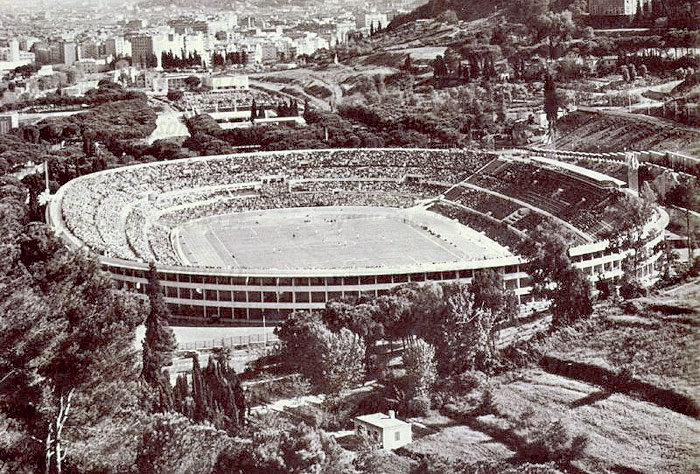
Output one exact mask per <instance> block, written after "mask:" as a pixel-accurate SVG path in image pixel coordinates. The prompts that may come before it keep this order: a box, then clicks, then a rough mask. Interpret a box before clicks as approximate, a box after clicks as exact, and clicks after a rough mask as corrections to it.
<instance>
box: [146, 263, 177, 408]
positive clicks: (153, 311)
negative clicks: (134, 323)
mask: <svg viewBox="0 0 700 474" xmlns="http://www.w3.org/2000/svg"><path fill="white" fill-rule="evenodd" d="M146 295H147V296H148V299H149V302H150V311H149V313H148V317H147V318H146V323H145V325H146V337H145V339H144V341H143V368H142V370H141V375H142V376H143V378H144V380H145V381H146V382H147V383H148V384H149V385H150V386H151V387H153V388H154V389H155V390H154V391H155V394H156V397H157V401H156V404H155V405H156V407H155V408H156V409H157V410H161V411H162V410H166V409H169V408H170V407H171V405H172V402H171V400H172V393H171V390H170V380H169V377H168V376H167V372H164V371H163V368H164V367H166V366H168V365H170V364H171V363H172V357H173V352H174V351H175V349H177V341H176V340H175V334H173V331H172V329H170V326H169V325H168V319H169V318H170V310H169V309H168V306H167V305H166V304H165V299H164V298H163V292H162V290H161V287H160V283H159V282H158V276H157V273H156V267H155V264H153V263H151V264H150V266H149V269H148V286H147V287H146Z"/></svg>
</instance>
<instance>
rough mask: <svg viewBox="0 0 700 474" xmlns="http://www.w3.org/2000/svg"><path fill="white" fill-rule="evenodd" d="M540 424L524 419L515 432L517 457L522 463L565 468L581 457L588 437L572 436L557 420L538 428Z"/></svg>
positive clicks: (527, 418)
mask: <svg viewBox="0 0 700 474" xmlns="http://www.w3.org/2000/svg"><path fill="white" fill-rule="evenodd" d="M540 425H541V423H537V424H535V423H534V422H533V420H531V419H530V418H529V417H525V419H524V421H523V422H522V425H521V426H518V427H517V428H516V430H515V433H516V435H517V436H518V438H519V440H520V444H521V446H520V448H519V449H518V457H519V458H520V459H521V460H522V461H528V462H533V463H547V462H555V463H557V464H558V465H559V466H567V465H569V464H570V463H571V461H574V460H576V459H578V458H580V457H581V456H582V455H583V452H584V450H585V448H586V445H587V444H588V437H587V436H584V435H572V434H571V432H570V431H569V430H568V429H567V427H566V426H565V425H564V423H562V422H561V421H559V420H557V421H554V422H552V423H550V424H549V425H547V426H546V427H545V429H541V428H540Z"/></svg>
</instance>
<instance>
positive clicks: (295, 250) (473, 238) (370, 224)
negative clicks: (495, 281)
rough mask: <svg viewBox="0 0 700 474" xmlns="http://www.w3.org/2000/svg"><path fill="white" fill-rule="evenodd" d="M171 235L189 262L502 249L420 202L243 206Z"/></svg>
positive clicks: (344, 264) (306, 262) (336, 263)
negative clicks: (413, 205)
mask: <svg viewBox="0 0 700 474" xmlns="http://www.w3.org/2000/svg"><path fill="white" fill-rule="evenodd" d="M428 229H430V230H428ZM175 240H176V247H177V250H178V253H179V254H180V257H181V259H182V261H183V263H185V264H187V265H199V266H212V267H232V268H244V269H301V268H315V269H330V268H359V267H398V266H405V265H416V264H426V263H444V262H457V261H463V260H474V259H482V258H490V257H499V256H505V255H508V253H507V251H506V250H505V249H503V248H502V247H500V246H499V245H498V244H496V243H495V242H493V241H491V240H490V239H488V238H486V237H484V236H482V235H481V234H478V233H477V232H474V231H473V230H471V229H468V228H465V227H463V226H461V225H459V224H458V223H456V222H454V221H451V220H449V219H446V218H444V217H442V216H438V215H436V214H434V213H429V212H427V211H425V210H422V209H420V210H417V209H412V210H403V209H389V208H372V207H366V208H362V207H323V208H297V209H273V210H266V211H251V212H243V213H238V214H230V215H222V216H214V217H207V218H204V219H198V220H196V221H192V222H189V223H187V224H185V225H183V226H181V227H180V228H178V229H177V230H176V238H175Z"/></svg>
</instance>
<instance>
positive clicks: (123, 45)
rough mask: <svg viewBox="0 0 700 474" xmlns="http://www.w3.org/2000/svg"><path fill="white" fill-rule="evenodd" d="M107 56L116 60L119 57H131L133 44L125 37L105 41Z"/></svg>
mask: <svg viewBox="0 0 700 474" xmlns="http://www.w3.org/2000/svg"><path fill="white" fill-rule="evenodd" d="M105 55H107V56H112V57H113V58H116V57H117V56H131V42H130V41H127V40H125V39H124V37H123V36H116V37H114V38H109V39H107V41H105Z"/></svg>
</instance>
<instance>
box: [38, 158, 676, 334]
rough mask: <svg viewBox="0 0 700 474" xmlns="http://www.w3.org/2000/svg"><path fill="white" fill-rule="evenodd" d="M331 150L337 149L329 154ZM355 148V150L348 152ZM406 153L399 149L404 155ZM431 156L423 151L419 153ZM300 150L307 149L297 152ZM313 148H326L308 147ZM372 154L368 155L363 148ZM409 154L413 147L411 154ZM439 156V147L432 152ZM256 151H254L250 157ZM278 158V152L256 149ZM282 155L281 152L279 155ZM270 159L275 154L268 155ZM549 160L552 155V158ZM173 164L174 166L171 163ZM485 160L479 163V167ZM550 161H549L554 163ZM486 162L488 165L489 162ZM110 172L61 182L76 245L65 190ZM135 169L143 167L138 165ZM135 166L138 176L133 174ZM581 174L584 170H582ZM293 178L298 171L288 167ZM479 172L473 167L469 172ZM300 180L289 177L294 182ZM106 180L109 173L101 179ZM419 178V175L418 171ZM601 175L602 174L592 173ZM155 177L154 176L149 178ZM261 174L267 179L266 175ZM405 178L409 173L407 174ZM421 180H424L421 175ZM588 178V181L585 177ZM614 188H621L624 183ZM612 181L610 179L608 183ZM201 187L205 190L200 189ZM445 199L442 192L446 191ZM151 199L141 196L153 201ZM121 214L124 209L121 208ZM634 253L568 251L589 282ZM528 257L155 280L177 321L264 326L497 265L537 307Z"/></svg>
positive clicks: (645, 272)
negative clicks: (342, 301)
mask: <svg viewBox="0 0 700 474" xmlns="http://www.w3.org/2000/svg"><path fill="white" fill-rule="evenodd" d="M327 152H328V153H333V152H334V151H333V150H330V151H327ZM344 152H348V153H352V151H344ZM405 152H406V151H405V150H402V153H405ZM418 152H420V153H426V151H425V150H422V151H421V150H418V151H416V153H418ZM295 153H297V154H303V153H304V152H303V151H302V152H295ZM309 153H321V152H318V151H310V152H309ZM366 153H367V152H366ZM409 153H410V151H409ZM430 153H435V151H430ZM250 155H255V154H250ZM257 155H261V156H264V157H266V158H265V159H275V156H277V155H275V154H274V153H272V154H270V153H268V154H257ZM240 156H241V155H232V156H231V157H220V156H219V157H201V158H197V159H194V160H192V159H190V161H191V162H192V163H200V162H202V161H204V162H206V161H208V160H228V159H230V160H239V159H240ZM279 156H282V155H281V154H280V155H279ZM270 157H271V158H270ZM178 161H181V160H177V161H174V162H168V163H157V164H155V163H154V164H147V165H137V167H134V168H135V170H134V172H135V175H136V176H145V175H147V176H152V175H153V174H154V173H151V171H153V170H161V169H163V168H157V167H164V166H175V163H177V162H178ZM550 161H551V160H550ZM171 163H172V165H171ZM480 165H481V164H480ZM550 165H551V163H548V166H550ZM487 166H488V165H487ZM128 168H129V167H126V168H118V169H116V170H107V171H103V172H99V173H95V174H93V175H88V176H86V177H81V178H78V179H76V180H73V181H71V182H69V183H67V184H66V185H64V186H63V187H62V188H61V189H60V190H59V191H58V192H57V193H56V194H55V195H54V196H53V197H52V199H51V200H50V201H49V204H48V206H47V211H46V217H47V221H48V223H49V224H50V225H52V226H53V228H54V229H55V230H56V232H57V234H58V235H59V236H60V237H61V238H62V239H63V240H64V242H66V244H68V245H69V246H70V247H72V248H74V249H76V250H77V249H79V248H86V247H87V248H89V249H90V250H93V251H95V250H96V249H94V248H92V247H91V246H90V245H88V244H87V243H86V242H84V241H83V240H81V239H80V238H79V237H77V236H76V235H75V232H74V230H73V229H71V228H70V227H69V226H68V225H67V224H66V221H65V219H64V217H65V212H66V209H65V208H64V206H66V202H65V198H66V193H67V192H70V191H71V188H72V187H73V186H76V183H78V182H80V180H83V179H86V178H88V179H89V177H93V179H94V176H95V175H100V174H105V176H107V177H109V176H110V173H115V172H118V171H119V170H124V169H128ZM136 168H138V169H136ZM136 171H138V173H136ZM575 171H576V169H573V168H572V167H571V166H570V165H569V166H567V168H566V169H565V170H563V171H562V174H561V176H563V177H564V178H563V179H567V178H566V177H567V176H573V175H572V172H575ZM580 172H581V173H583V174H587V172H586V171H585V170H580ZM290 174H291V175H294V172H290ZM473 174H475V173H473V172H469V173H467V175H473ZM295 177H296V178H297V179H298V178H299V176H298V175H297V176H287V177H286V178H285V179H288V180H290V181H293V179H295ZM103 178H104V176H103ZM414 178H415V176H414ZM594 178H596V179H600V176H594ZM149 179H151V178H149ZM263 179H269V177H267V178H263ZM403 179H405V177H404V178H403ZM417 179H421V178H417ZM586 179H589V178H586ZM455 181H456V182H453V183H451V184H452V185H453V186H454V185H456V184H458V183H459V182H461V181H462V176H459V177H458V178H456V179H455ZM612 182H614V183H615V186H619V187H622V183H620V182H619V180H617V181H615V180H612ZM608 185H609V182H607V180H606V186H608ZM198 189H201V188H198ZM440 197H444V195H441V196H440ZM152 198H153V197H152V196H149V197H148V198H144V199H152ZM122 214H124V213H122ZM667 224H668V215H667V214H666V213H665V212H664V211H663V210H661V209H656V210H655V212H654V215H653V216H652V218H651V219H650V221H649V222H648V224H647V228H646V230H645V231H649V232H654V235H655V237H654V238H653V239H652V240H651V241H649V242H647V244H646V246H647V247H648V248H649V249H653V248H654V247H655V246H656V244H658V243H659V242H660V241H661V240H662V239H663V230H664V229H665V227H666V225H667ZM114 225H115V226H117V223H116V222H115V223H114ZM629 252H630V250H625V249H614V248H612V247H611V246H610V245H609V243H608V241H606V240H596V239H590V240H589V241H585V242H583V243H579V244H577V245H573V246H572V247H570V256H571V258H572V261H573V262H574V265H576V266H577V267H579V268H580V269H582V270H583V271H584V272H585V273H586V274H587V275H588V276H589V277H590V278H591V279H592V280H597V279H613V278H619V277H622V276H623V275H624V271H623V264H622V261H623V260H624V259H625V257H626V256H627V255H628V254H629ZM95 253H102V255H98V258H99V261H100V264H101V266H102V268H103V269H104V270H106V271H107V272H109V273H110V274H111V275H112V277H113V279H114V281H115V282H116V283H117V285H118V286H120V287H122V288H128V289H132V290H134V291H137V292H141V293H144V292H145V287H146V283H147V271H148V264H147V263H146V262H145V261H137V259H125V258H115V257H114V256H113V255H107V254H108V252H100V251H99V250H96V252H95ZM658 258H659V253H658V252H657V253H654V252H653V251H652V252H650V257H649V258H648V259H647V260H646V261H645V262H644V264H643V266H642V267H641V268H640V269H639V272H640V274H639V276H640V277H642V278H643V279H646V280H647V281H651V280H653V279H654V278H655V277H656V275H657V269H656V268H655V267H656V261H657V260H658ZM525 263H526V262H524V260H523V259H522V258H521V257H519V256H517V255H513V254H511V255H510V256H506V257H498V258H489V259H478V260H477V259H475V260H465V261H458V262H448V263H426V264H417V265H410V266H400V267H381V268H371V267H370V268H363V267H358V268H340V269H296V270H293V269H236V268H203V267H195V266H182V265H173V264H165V263H159V264H157V271H158V278H159V280H160V283H161V286H162V288H163V291H164V294H165V301H166V302H167V303H168V305H169V306H170V309H171V311H172V313H173V317H174V319H173V320H172V321H171V323H172V324H176V325H178V324H180V325H188V324H202V323H204V322H206V323H209V324H218V325H241V326H243V325H256V326H257V325H260V324H261V322H263V321H266V322H268V323H270V324H274V323H275V322H276V321H279V320H281V319H283V318H284V317H285V316H286V315H287V314H289V313H290V312H293V311H303V310H314V309H322V308H323V307H324V306H325V304H326V302H327V301H329V300H332V299H337V298H342V297H358V296H360V295H371V296H376V295H381V294H385V293H387V292H388V291H390V289H391V288H393V287H395V286H397V285H401V284H406V283H412V282H418V283H421V282H426V281H438V282H454V281H464V282H470V281H471V278H472V277H473V275H474V272H476V271H478V270H481V269H486V268H490V269H494V270H497V271H499V272H501V273H502V274H503V278H504V281H505V285H506V288H507V289H510V290H512V291H513V292H514V293H515V294H516V295H517V297H518V300H519V301H520V303H521V304H535V303H536V302H533V299H532V296H531V292H532V287H531V281H530V277H529V276H528V274H527V273H526V272H525V271H524V266H525Z"/></svg>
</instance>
